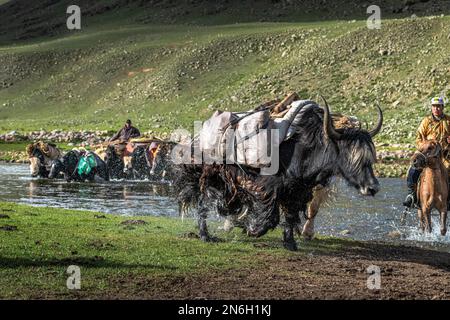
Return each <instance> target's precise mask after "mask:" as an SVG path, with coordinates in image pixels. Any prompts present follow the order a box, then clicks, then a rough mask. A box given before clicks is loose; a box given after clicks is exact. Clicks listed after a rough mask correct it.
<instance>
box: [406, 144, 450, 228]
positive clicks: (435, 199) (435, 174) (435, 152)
mask: <svg viewBox="0 0 450 320" xmlns="http://www.w3.org/2000/svg"><path fill="white" fill-rule="evenodd" d="M411 164H412V166H414V167H415V168H417V169H419V170H420V169H421V170H422V173H421V174H420V178H419V183H418V186H417V199H418V203H419V208H418V210H417V215H418V217H419V221H420V228H421V229H422V232H423V231H425V232H431V231H432V226H431V211H432V210H433V209H437V210H438V211H439V214H440V225H441V235H443V236H445V234H446V233H447V199H448V190H449V189H448V188H449V187H448V170H447V169H446V168H445V166H444V164H443V163H442V150H441V147H440V145H439V143H438V142H437V141H436V140H427V141H425V142H423V143H422V144H421V145H420V146H419V148H418V150H417V151H416V152H415V153H414V155H413V156H412V158H411Z"/></svg>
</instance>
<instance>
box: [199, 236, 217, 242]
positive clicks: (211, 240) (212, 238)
mask: <svg viewBox="0 0 450 320" xmlns="http://www.w3.org/2000/svg"><path fill="white" fill-rule="evenodd" d="M200 239H201V240H202V241H203V242H220V239H219V238H217V237H211V236H209V235H208V236H200Z"/></svg>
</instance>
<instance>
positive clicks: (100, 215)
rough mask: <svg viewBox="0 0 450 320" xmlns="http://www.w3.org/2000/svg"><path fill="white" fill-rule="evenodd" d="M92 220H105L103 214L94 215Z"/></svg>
mask: <svg viewBox="0 0 450 320" xmlns="http://www.w3.org/2000/svg"><path fill="white" fill-rule="evenodd" d="M94 218H96V219H106V216H105V215H104V214H96V215H94Z"/></svg>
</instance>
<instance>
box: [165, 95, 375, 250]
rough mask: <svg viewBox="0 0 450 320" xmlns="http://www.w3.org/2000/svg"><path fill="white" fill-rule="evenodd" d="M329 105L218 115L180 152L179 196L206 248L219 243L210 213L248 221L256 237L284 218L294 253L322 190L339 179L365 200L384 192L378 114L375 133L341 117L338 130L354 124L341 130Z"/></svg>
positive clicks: (292, 102) (291, 99) (293, 100)
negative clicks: (378, 169)
mask: <svg viewBox="0 0 450 320" xmlns="http://www.w3.org/2000/svg"><path fill="white" fill-rule="evenodd" d="M323 100H324V106H323V107H321V106H319V105H318V104H317V103H316V102H314V101H311V100H298V96H297V95H296V94H293V95H290V96H288V97H287V98H286V99H285V100H284V101H281V102H271V103H267V104H264V105H262V106H260V107H258V108H256V109H255V110H253V111H251V112H248V113H237V114H225V116H222V115H223V114H224V113H223V112H216V113H215V114H214V115H213V117H212V118H211V119H210V120H209V122H208V121H207V122H206V123H205V125H204V126H203V128H202V130H201V132H200V134H199V135H198V136H197V137H196V138H195V139H194V140H193V142H192V143H191V145H189V146H185V147H177V148H175V149H174V153H173V156H174V157H175V159H176V161H177V163H178V165H176V170H177V172H176V174H175V177H176V179H175V181H174V186H175V188H176V195H177V197H178V201H179V203H180V208H181V210H182V211H185V210H187V209H188V208H189V207H194V208H196V209H197V214H198V226H199V231H200V238H201V239H202V240H204V241H213V240H214V238H213V237H211V236H210V235H209V232H208V229H207V223H206V219H207V215H208V213H209V211H212V210H213V211H215V212H217V213H218V214H219V215H221V216H223V217H226V218H230V217H232V218H235V219H236V218H237V219H240V220H242V222H243V227H244V229H245V230H246V231H247V234H248V235H249V236H254V237H260V236H263V235H264V234H265V233H267V231H269V230H271V229H274V228H275V227H276V226H277V225H278V224H279V223H280V218H281V217H282V216H284V231H283V243H284V246H285V247H286V248H287V249H289V250H296V249H297V245H296V242H295V240H294V232H295V231H297V230H298V228H299V226H300V224H301V219H300V215H301V213H305V212H306V210H307V207H308V203H310V202H311V200H312V199H313V193H314V191H315V190H317V187H327V186H329V184H330V182H331V178H332V177H333V176H341V177H343V178H344V179H345V180H346V181H347V182H348V183H349V184H350V185H352V186H354V187H355V188H356V189H357V190H359V192H360V193H361V194H363V195H369V196H373V195H375V194H376V193H377V192H378V190H379V183H378V180H377V179H376V177H375V175H374V172H373V164H374V162H375V160H376V155H375V146H374V144H373V141H372V138H373V137H374V136H375V135H376V134H378V132H380V130H381V127H382V122H383V114H382V111H381V109H380V107H378V122H377V125H376V126H375V128H373V129H372V130H370V131H368V130H364V129H361V127H360V126H359V125H355V123H354V122H355V119H353V118H349V117H342V116H338V115H335V116H334V118H335V122H339V121H344V122H346V121H348V122H349V124H347V125H343V126H341V128H339V129H338V128H336V127H335V126H334V124H333V122H334V121H333V116H332V115H331V114H330V110H329V107H328V104H327V102H326V101H325V99H323ZM223 118H225V120H224V119H223ZM212 123H219V125H213V124H212ZM230 128H231V129H230ZM267 128H271V129H273V128H275V129H277V130H276V134H272V131H273V130H264V129H267ZM269 132H270V133H269ZM244 141H245V142H247V143H243V142H244ZM260 146H263V149H260ZM264 148H265V149H264ZM224 150H225V152H224ZM204 151H205V152H204ZM268 159H269V160H268ZM204 160H206V161H204ZM215 160H217V161H215ZM272 160H274V161H275V162H278V163H276V165H275V166H274V163H273V162H274V161H272ZM180 162H181V163H180ZM243 217H245V218H243Z"/></svg>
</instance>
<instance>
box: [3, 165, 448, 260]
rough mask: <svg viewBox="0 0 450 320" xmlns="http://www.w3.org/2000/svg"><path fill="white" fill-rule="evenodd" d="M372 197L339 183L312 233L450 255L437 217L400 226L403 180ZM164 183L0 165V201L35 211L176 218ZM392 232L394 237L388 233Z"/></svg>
mask: <svg viewBox="0 0 450 320" xmlns="http://www.w3.org/2000/svg"><path fill="white" fill-rule="evenodd" d="M380 185H381V189H380V192H379V193H378V194H377V195H376V196H375V197H363V196H361V195H359V194H358V192H357V191H356V190H354V189H353V188H349V187H347V186H346V184H345V183H343V182H342V181H336V183H335V189H336V192H335V197H334V200H333V201H331V202H330V204H329V205H327V206H324V207H323V208H321V210H320V211H319V214H318V216H317V218H316V223H315V225H316V231H317V232H318V233H320V234H324V235H332V236H337V237H343V238H352V239H356V240H383V241H389V242H395V243H407V244H413V245H418V246H423V247H432V248H435V249H440V250H444V251H448V252H450V232H449V233H448V235H447V236H445V237H442V236H441V235H440V234H439V219H438V216H437V212H434V215H433V233H432V234H430V235H422V234H421V233H420V232H419V230H418V228H417V225H418V221H417V217H416V213H415V212H412V213H410V214H409V215H408V216H407V218H406V220H405V223H401V222H400V218H401V213H402V212H403V206H402V205H401V202H402V201H403V198H404V196H405V193H406V186H405V181H404V180H402V179H380ZM171 189H172V188H171V186H170V184H168V183H155V182H148V181H111V182H97V183H66V182H65V181H63V180H53V181H52V180H46V179H35V178H31V177H30V175H29V168H28V166H26V165H19V164H0V200H4V201H12V202H17V203H23V204H28V205H34V206H50V207H58V208H69V209H79V210H92V211H100V212H105V213H111V214H118V215H126V216H133V215H155V216H171V217H178V205H177V203H176V202H175V201H174V199H173V198H171V197H170V194H171ZM393 232H396V234H397V235H396V236H392V233H393Z"/></svg>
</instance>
